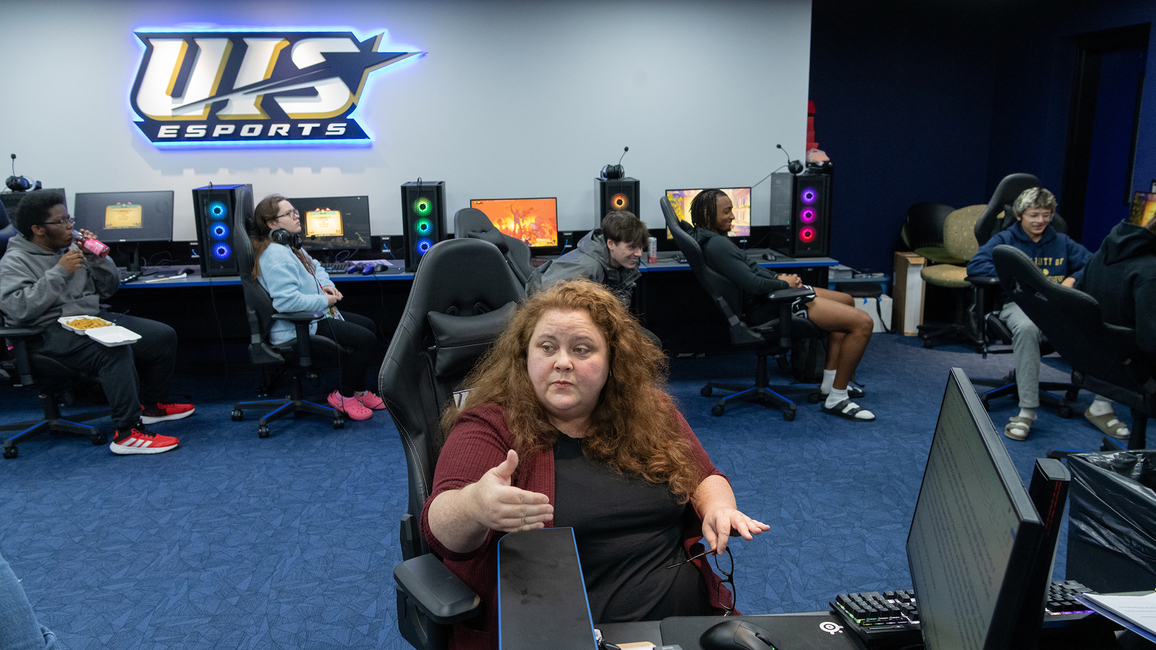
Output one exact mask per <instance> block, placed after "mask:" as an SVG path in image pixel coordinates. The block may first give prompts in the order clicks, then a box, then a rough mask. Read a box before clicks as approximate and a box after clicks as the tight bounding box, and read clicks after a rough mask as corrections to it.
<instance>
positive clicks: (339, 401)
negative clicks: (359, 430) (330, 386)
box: [328, 391, 373, 420]
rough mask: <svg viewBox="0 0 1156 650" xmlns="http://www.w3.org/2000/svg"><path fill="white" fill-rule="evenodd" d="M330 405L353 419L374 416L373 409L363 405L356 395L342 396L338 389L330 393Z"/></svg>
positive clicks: (365, 418) (366, 418)
mask: <svg viewBox="0 0 1156 650" xmlns="http://www.w3.org/2000/svg"><path fill="white" fill-rule="evenodd" d="M328 401H329V405H330V406H332V407H333V408H335V409H337V410H338V411H341V412H342V413H344V414H346V415H348V416H349V419H351V420H368V419H369V418H371V417H373V411H371V410H369V409H367V408H365V407H364V406H362V405H361V402H359V401H357V398H356V397H342V396H341V393H339V392H338V391H333V392H332V393H330V395H329V400H328Z"/></svg>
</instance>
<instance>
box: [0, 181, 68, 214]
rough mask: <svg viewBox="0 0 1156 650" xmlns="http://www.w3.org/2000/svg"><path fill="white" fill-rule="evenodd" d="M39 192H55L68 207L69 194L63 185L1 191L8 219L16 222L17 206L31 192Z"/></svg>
mask: <svg viewBox="0 0 1156 650" xmlns="http://www.w3.org/2000/svg"><path fill="white" fill-rule="evenodd" d="M37 192H55V193H57V194H59V195H60V197H61V198H62V199H64V207H65V209H67V208H68V194H67V193H65V191H64V188H63V187H51V188H49V187H46V188H44V189H39V190H30V191H28V192H3V193H0V202H2V203H4V209H5V210H6V211H7V212H8V220H9V221H12V222H15V220H16V206H18V205H20V202H21V201H23V200H24V197H26V196H28V195H29V194H36V193H37Z"/></svg>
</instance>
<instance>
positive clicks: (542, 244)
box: [470, 197, 558, 250]
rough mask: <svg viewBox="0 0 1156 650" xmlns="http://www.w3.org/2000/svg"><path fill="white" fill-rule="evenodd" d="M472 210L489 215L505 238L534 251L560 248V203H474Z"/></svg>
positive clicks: (478, 200) (513, 200)
mask: <svg viewBox="0 0 1156 650" xmlns="http://www.w3.org/2000/svg"><path fill="white" fill-rule="evenodd" d="M470 207H471V208H477V209H478V210H481V211H482V212H484V213H486V216H487V217H489V218H490V223H492V224H494V227H495V228H497V229H498V230H500V231H502V233H503V234H505V235H508V236H510V237H513V238H515V239H520V240H522V241H524V242H526V245H527V246H529V247H530V248H532V249H538V250H542V249H549V248H556V247H557V246H558V199H556V198H552V197H548V198H537V199H470Z"/></svg>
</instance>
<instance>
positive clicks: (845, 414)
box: [690, 189, 875, 422]
mask: <svg viewBox="0 0 1156 650" xmlns="http://www.w3.org/2000/svg"><path fill="white" fill-rule="evenodd" d="M733 209H734V206H733V205H732V204H731V199H730V197H729V196H727V195H726V193H725V192H723V191H722V190H717V189H709V190H703V191H702V192H699V193H698V194H697V195H696V196H695V197H694V200H693V201H691V204H690V217H691V222H692V223H693V224H694V226H695V235H694V236H695V240H696V241H698V245H699V246H700V247H702V252H703V256H704V257H705V258H706V263H707V265H709V266H710V267H711V268H712V269H714V270H715V271H718V272H719V273H721V274H722V275H724V276H726V278H727V279H729V280H730V281H731V282H734V283H735V284H736V285H738V287H739V289H740V290H742V292H743V314H744V315H745V316H746V319H745V320H747V321H748V322H749V323H750V324H752V325H754V324H759V323H764V322H766V321H769V320H771V319H773V318H777V317H778V313H777V308H775V307H773V306H772V305H771V303H770V301H769V300H767V295H768V294H770V293H772V292H774V291H778V290H780V289H787V288H790V287H800V286H803V281H802V279H801V278H799V276H797V275H794V274H778V273H775V272H773V271H771V270H769V269H765V268H763V267H761V266H759V265H758V264H756V263H755V262H751V261H748V260H747V258H746V256H745V255H744V254H743V252H742V251H741V250H739V247H738V246H736V245H735V244H734V242H732V241H731V240H730V238H729V237H727V236H726V235H727V233H728V232H729V231H730V229H731V223H732V222H734V219H735V218H734V214H733ZM814 291H815V298H814V299H812V300H811V301H809V302H800V303H799V304H797V305H795V307H794V312H795V315H796V316H801V317H803V318H806V319H807V320H810V321H811V322H812V323H814V324H815V325H816V326H818V327H819V329H821V330H823V331H826V332H829V333H830V339H829V340H828V342H827V363H826V367H825V368H824V370H823V384H822V386H821V388H822V391H823V394H824V395H825V396H826V400H825V401H824V403H823V412H824V413H830V414H831V415H836V416H839V417H841V418H844V419H847V420H851V421H853V422H871V421H873V420H874V419H875V415H874V414H872V413H871V412H870V411H868V410H866V409H863V408H861V407H860V406H859V405H858V404H856V403H855V402H853V401H851V400H852V398H861V397H863V395H864V393H863V391H862V390H861V389H858V388H854V387H850V388H849V387H848V382H850V381H851V377H853V376H854V375H855V369H856V368H857V367H858V366H859V361H860V360H861V359H862V358H863V353H864V352H865V351H866V350H867V343H868V342H869V341H870V340H871V331H872V329H874V322H873V321H872V320H871V317H870V316H869V315H867V312H865V311H862V310H859V309H855V306H854V304H855V303H854V300H853V299H852V298H851V296H849V295H847V294H845V293H841V292H838V291H829V290H827V289H820V288H818V287H815V288H814Z"/></svg>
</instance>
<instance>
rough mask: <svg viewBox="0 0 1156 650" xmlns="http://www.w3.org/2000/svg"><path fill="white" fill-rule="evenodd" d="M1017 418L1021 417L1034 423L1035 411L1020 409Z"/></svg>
mask: <svg viewBox="0 0 1156 650" xmlns="http://www.w3.org/2000/svg"><path fill="white" fill-rule="evenodd" d="M1019 417H1021V418H1027V419H1029V420H1031V421H1033V422H1034V421H1035V419H1036V417H1038V416H1037V415H1036V410H1035V409H1025V408H1021V409H1020V415H1019Z"/></svg>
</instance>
